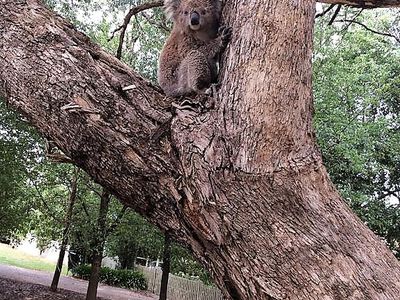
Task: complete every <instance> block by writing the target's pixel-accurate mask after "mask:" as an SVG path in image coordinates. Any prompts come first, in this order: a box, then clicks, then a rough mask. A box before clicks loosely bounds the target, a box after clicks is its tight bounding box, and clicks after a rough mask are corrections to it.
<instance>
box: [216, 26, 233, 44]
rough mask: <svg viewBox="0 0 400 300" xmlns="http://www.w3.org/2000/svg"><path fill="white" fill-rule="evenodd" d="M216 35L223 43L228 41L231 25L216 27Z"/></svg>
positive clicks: (230, 35) (230, 36)
mask: <svg viewBox="0 0 400 300" xmlns="http://www.w3.org/2000/svg"><path fill="white" fill-rule="evenodd" d="M218 35H219V36H220V37H221V40H222V41H223V42H224V43H228V42H229V41H230V40H231V38H232V27H229V26H226V25H222V26H220V27H219V28H218Z"/></svg>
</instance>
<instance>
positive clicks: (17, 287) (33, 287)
mask: <svg viewBox="0 0 400 300" xmlns="http://www.w3.org/2000/svg"><path fill="white" fill-rule="evenodd" d="M10 299H13V300H19V299H21V300H22V299H24V300H28V299H29V300H42V299H46V300H84V299H85V296H84V295H82V294H79V293H75V292H70V291H67V290H60V291H59V292H58V293H53V292H51V291H50V289H49V287H47V286H44V285H40V284H32V283H26V282H21V281H15V280H10V279H5V278H0V300H10ZM99 299H100V298H99ZM101 299H104V298H101Z"/></svg>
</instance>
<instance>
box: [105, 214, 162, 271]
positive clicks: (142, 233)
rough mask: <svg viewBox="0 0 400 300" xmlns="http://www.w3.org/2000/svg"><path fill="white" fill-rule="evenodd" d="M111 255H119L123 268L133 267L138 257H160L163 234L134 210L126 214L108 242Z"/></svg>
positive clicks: (107, 245)
mask: <svg viewBox="0 0 400 300" xmlns="http://www.w3.org/2000/svg"><path fill="white" fill-rule="evenodd" d="M106 249H107V251H106V252H107V253H108V254H109V255H110V256H118V258H119V262H120V265H121V267H122V268H132V267H133V266H134V261H135V258H136V257H138V256H139V257H145V258H147V257H151V258H157V257H160V255H161V253H162V249H163V235H162V234H161V232H160V231H159V230H158V229H157V228H156V227H155V226H154V225H151V224H150V223H148V222H147V221H146V220H145V219H143V218H142V217H141V216H139V215H138V214H137V213H135V212H133V211H129V212H128V213H127V214H125V216H124V218H123V219H122V221H121V224H120V225H119V226H118V228H116V230H115V232H114V233H113V234H112V235H111V236H110V237H109V239H108V241H107V244H106Z"/></svg>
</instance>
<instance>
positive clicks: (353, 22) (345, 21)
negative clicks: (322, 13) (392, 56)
mask: <svg viewBox="0 0 400 300" xmlns="http://www.w3.org/2000/svg"><path fill="white" fill-rule="evenodd" d="M335 22H341V23H350V24H357V25H360V26H361V27H363V28H364V29H366V30H368V31H370V32H372V33H375V34H378V35H382V36H388V37H391V38H394V39H395V40H396V41H397V42H399V43H400V37H397V36H395V35H393V34H390V33H386V32H380V31H376V30H374V29H371V28H369V27H367V26H366V25H365V24H363V23H361V22H359V21H356V20H354V19H353V20H349V19H343V20H335Z"/></svg>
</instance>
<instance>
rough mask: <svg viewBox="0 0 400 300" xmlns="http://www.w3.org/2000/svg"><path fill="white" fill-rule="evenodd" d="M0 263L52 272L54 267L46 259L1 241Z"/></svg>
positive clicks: (63, 271) (64, 269)
mask: <svg viewBox="0 0 400 300" xmlns="http://www.w3.org/2000/svg"><path fill="white" fill-rule="evenodd" d="M0 264H4V265H10V266H15V267H20V268H25V269H31V270H39V271H47V272H54V269H55V267H56V266H55V263H52V262H49V261H48V260H46V259H43V258H41V257H38V256H33V255H29V254H26V253H25V252H23V251H21V250H18V249H13V248H12V247H11V246H9V245H6V244H1V243H0ZM62 274H63V275H65V274H66V268H65V267H63V270H62Z"/></svg>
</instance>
